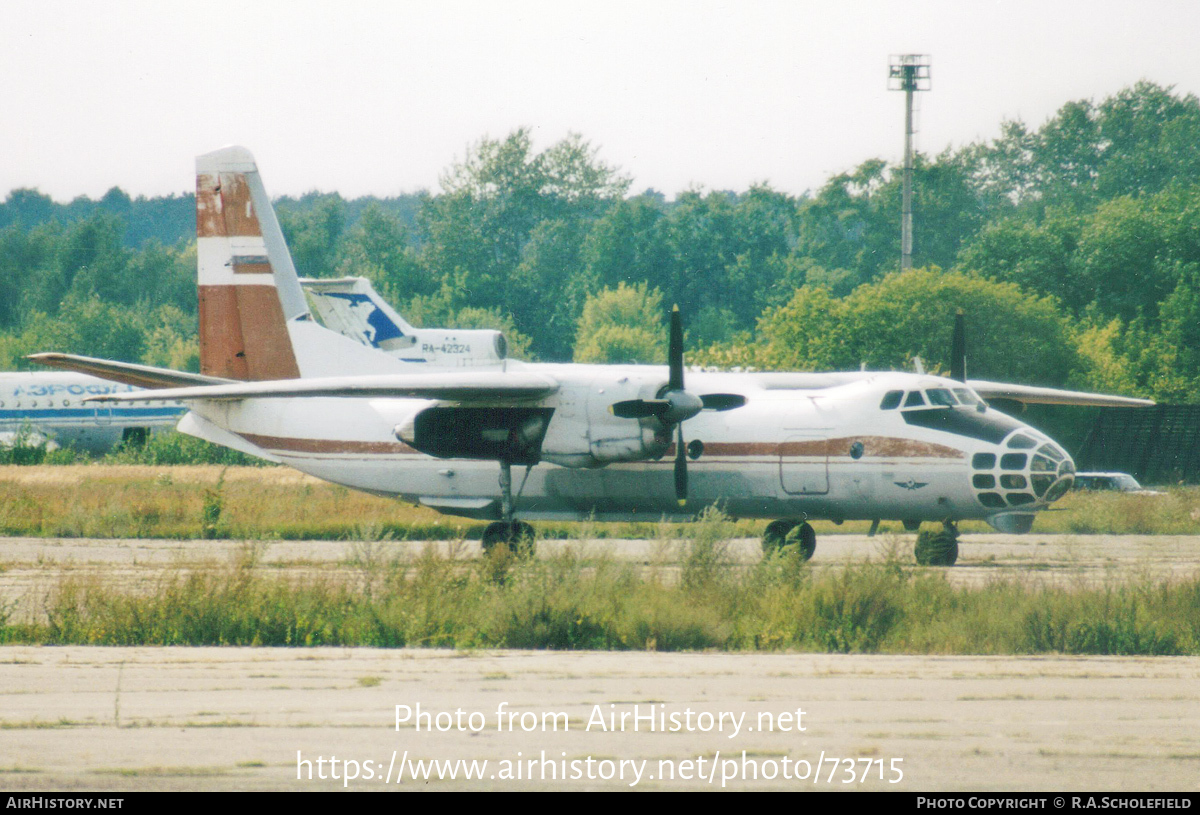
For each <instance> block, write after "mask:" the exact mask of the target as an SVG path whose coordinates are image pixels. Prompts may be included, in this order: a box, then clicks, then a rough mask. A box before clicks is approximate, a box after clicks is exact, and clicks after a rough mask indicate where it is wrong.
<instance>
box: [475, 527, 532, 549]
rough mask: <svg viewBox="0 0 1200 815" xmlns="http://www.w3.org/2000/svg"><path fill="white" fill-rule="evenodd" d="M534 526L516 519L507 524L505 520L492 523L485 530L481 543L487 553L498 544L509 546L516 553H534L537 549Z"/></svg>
mask: <svg viewBox="0 0 1200 815" xmlns="http://www.w3.org/2000/svg"><path fill="white" fill-rule="evenodd" d="M535 536H536V533H535V532H534V529H533V526H531V525H530V524H527V523H525V522H524V521H514V522H513V523H511V524H506V523H504V522H503V521H496V522H494V523H490V524H488V525H487V527H486V528H485V529H484V530H483V537H482V538H481V539H480V541H479V545H480V546H481V547H482V548H483V551H484V552H485V553H488V552H491V551H492V549H494V548H495V547H496V546H498V545H499V546H507V547H508V549H509V551H510V552H512V553H513V554H514V555H532V554H533V552H534V549H535V546H534V542H533V541H534V537H535Z"/></svg>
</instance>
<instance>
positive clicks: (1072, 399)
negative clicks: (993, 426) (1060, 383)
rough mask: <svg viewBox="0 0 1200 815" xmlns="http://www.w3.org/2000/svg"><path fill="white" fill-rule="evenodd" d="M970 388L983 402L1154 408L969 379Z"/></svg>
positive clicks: (1149, 403) (1146, 402)
mask: <svg viewBox="0 0 1200 815" xmlns="http://www.w3.org/2000/svg"><path fill="white" fill-rule="evenodd" d="M967 384H968V385H970V386H971V387H972V388H974V389H975V392H976V393H978V394H979V395H980V396H982V397H983V398H984V399H1011V400H1012V401H1014V402H1023V403H1025V404H1027V405H1081V406H1084V407H1153V406H1154V401H1153V400H1151V399H1135V398H1133V397H1130V396H1111V395H1109V394H1106V393H1086V392H1084V391H1065V390H1060V389H1058V388H1041V387H1038V386H1036V385H1010V384H1008V383H1007V382H985V381H983V380H981V379H968V380H967Z"/></svg>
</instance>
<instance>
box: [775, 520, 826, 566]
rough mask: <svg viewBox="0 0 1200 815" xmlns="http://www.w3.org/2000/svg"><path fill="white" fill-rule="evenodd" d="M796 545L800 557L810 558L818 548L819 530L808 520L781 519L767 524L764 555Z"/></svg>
mask: <svg viewBox="0 0 1200 815" xmlns="http://www.w3.org/2000/svg"><path fill="white" fill-rule="evenodd" d="M793 545H795V546H796V547H797V549H798V551H799V552H800V557H801V558H803V559H804V560H808V559H809V558H811V557H812V556H813V552H815V551H816V550H817V531H816V530H815V529H813V528H812V524H810V523H808V522H807V521H793V520H789V519H786V518H785V519H781V520H778V521H771V523H769V524H767V528H766V530H765V531H764V532H763V536H762V549H763V554H764V555H770V554H772V553H774V552H779V551H781V550H782V549H783V547H785V546H793Z"/></svg>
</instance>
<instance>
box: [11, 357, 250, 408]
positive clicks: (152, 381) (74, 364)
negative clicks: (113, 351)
mask: <svg viewBox="0 0 1200 815" xmlns="http://www.w3.org/2000/svg"><path fill="white" fill-rule="evenodd" d="M28 359H30V360H32V361H33V362H36V363H38V364H39V365H46V366H48V367H50V368H62V369H63V370H66V371H77V372H79V373H82V374H91V375H92V376H98V377H100V378H101V379H107V380H109V381H110V382H120V383H121V384H123V385H133V386H134V387H135V388H182V387H190V386H212V385H227V384H231V383H234V382H236V380H233V379H223V378H222V377H219V376H206V375H205V374H193V373H188V372H187V371H173V370H171V369H170V368H155V367H153V366H151V365H136V364H134V363H132V362H113V361H112V360H107V359H96V358H95V357H82V356H78V355H77V354H55V353H42V354H30V355H29V357H28ZM147 398H148V397H147V396H146V395H141V396H139V397H138V398H137V399H136V400H130V401H145V399H147Z"/></svg>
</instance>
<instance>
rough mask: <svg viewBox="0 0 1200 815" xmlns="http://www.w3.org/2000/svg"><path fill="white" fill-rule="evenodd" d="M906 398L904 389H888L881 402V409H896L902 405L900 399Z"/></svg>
mask: <svg viewBox="0 0 1200 815" xmlns="http://www.w3.org/2000/svg"><path fill="white" fill-rule="evenodd" d="M902 398H904V391H888V392H887V393H885V394H884V395H883V401H882V402H880V403H879V409H880V410H895V409H896V408H898V407H900V400H901V399H902Z"/></svg>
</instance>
